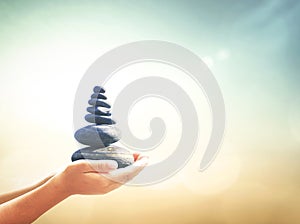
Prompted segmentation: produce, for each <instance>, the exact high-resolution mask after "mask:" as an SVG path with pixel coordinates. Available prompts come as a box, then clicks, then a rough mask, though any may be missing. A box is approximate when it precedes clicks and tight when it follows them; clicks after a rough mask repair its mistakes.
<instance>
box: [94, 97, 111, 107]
mask: <svg viewBox="0 0 300 224" xmlns="http://www.w3.org/2000/svg"><path fill="white" fill-rule="evenodd" d="M89 104H90V105H92V106H99V107H105V108H111V106H110V105H109V104H108V103H106V102H104V101H102V100H99V99H96V98H93V99H90V100H89Z"/></svg>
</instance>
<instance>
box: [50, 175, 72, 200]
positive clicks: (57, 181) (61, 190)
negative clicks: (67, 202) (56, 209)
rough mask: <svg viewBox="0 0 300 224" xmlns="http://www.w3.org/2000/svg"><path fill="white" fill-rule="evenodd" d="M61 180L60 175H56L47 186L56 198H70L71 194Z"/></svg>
mask: <svg viewBox="0 0 300 224" xmlns="http://www.w3.org/2000/svg"><path fill="white" fill-rule="evenodd" d="M62 179H63V178H62V174H59V175H56V176H54V177H53V178H52V179H51V180H50V181H49V185H50V186H51V188H52V189H53V191H54V192H55V194H56V195H57V196H58V197H60V198H62V199H65V198H68V197H69V196H71V195H72V192H71V191H70V189H69V188H68V184H66V183H64V181H63V180H62Z"/></svg>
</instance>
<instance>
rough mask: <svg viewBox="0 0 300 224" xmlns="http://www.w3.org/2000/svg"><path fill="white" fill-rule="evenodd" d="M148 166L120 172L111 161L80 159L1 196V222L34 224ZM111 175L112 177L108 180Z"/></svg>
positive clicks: (142, 159) (144, 161) (142, 160)
mask: <svg viewBox="0 0 300 224" xmlns="http://www.w3.org/2000/svg"><path fill="white" fill-rule="evenodd" d="M146 165H147V158H145V157H141V156H140V157H138V159H137V161H136V162H135V163H134V164H133V165H131V166H128V167H126V168H120V169H117V166H118V165H117V163H116V162H115V161H112V160H96V161H87V160H79V161H76V162H74V163H71V164H70V165H68V166H67V167H66V168H65V169H63V171H61V172H59V173H57V174H56V175H53V176H52V175H51V176H49V177H47V178H46V179H44V180H43V181H41V182H39V183H38V184H36V185H34V186H32V187H29V188H25V189H23V190H19V191H17V192H12V193H9V194H4V195H2V196H1V195H0V202H1V201H6V202H4V203H3V204H1V205H0V223H1V224H2V223H5V224H27V223H32V222H33V221H34V220H36V219H37V218H38V217H40V216H41V215H42V214H44V213H45V212H46V211H48V210H49V209H50V208H52V207H53V206H55V205H56V204H58V203H59V202H61V201H63V200H64V199H66V198H68V197H70V196H71V195H75V194H82V195H90V194H100V195H102V194H106V193H108V192H110V191H112V190H114V189H116V188H118V187H120V186H122V185H123V184H124V183H126V182H127V181H129V180H131V179H132V178H134V177H135V176H136V175H137V174H138V173H139V172H140V171H141V170H142V169H143V168H144V167H145V166H146ZM108 176H109V178H108Z"/></svg>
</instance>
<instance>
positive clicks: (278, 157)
mask: <svg viewBox="0 0 300 224" xmlns="http://www.w3.org/2000/svg"><path fill="white" fill-rule="evenodd" d="M299 17H300V2H299V1H297V0H294V1H292V0H286V1H280V0H274V1H233V0H227V1H223V0H222V1H221V0H219V1H163V0H161V1H109V2H108V1H21V0H20V1H11V0H10V1H3V0H1V1H0V74H1V76H0V83H1V87H0V103H1V107H0V113H1V116H0V124H1V127H0V144H1V146H0V170H1V171H0V183H1V184H0V191H1V192H5V191H10V190H12V189H17V188H20V187H23V186H26V185H28V184H31V183H33V182H35V181H36V180H38V179H40V178H42V177H44V176H46V175H47V174H48V173H50V172H52V171H54V170H56V169H58V168H59V167H61V166H64V165H65V164H67V163H68V162H69V161H70V156H71V154H72V152H73V151H74V150H77V149H78V148H79V145H78V144H77V143H76V141H75V140H74V139H73V124H72V118H73V117H72V116H73V111H72V110H73V102H74V95H75V92H76V88H77V85H78V83H79V81H80V79H81V77H82V76H83V74H84V72H85V71H86V69H87V68H88V67H89V66H90V65H91V63H93V62H94V61H95V60H96V59H97V58H98V57H99V56H101V55H102V54H103V53H104V52H106V51H108V50H110V49H112V48H114V47H117V46H119V45H122V44H126V43H128V42H131V41H138V40H144V39H157V40H165V41H170V42H174V43H177V44H179V45H182V46H184V47H186V48H188V49H190V50H191V51H193V52H195V53H196V54H198V55H199V56H200V57H201V58H202V59H203V60H204V61H205V62H206V63H207V65H208V66H209V67H210V68H211V70H212V72H213V73H214V75H215V77H216V79H217V80H218V82H219V85H220V87H221V89H222V91H223V95H224V98H225V103H226V111H227V121H226V125H227V128H226V135H225V138H224V142H223V145H222V148H221V151H220V153H219V155H218V157H217V159H216V160H215V161H214V163H213V164H212V166H211V167H209V169H208V170H206V171H205V172H203V173H199V172H198V171H197V168H198V167H199V163H200V160H201V155H202V154H203V151H204V150H205V144H207V138H208V136H209V128H210V125H211V124H209V122H208V121H209V119H210V115H209V113H208V112H209V108H208V107H207V105H206V103H205V98H204V97H203V93H202V92H201V90H197V86H194V84H193V83H192V82H191V80H188V79H184V77H182V75H183V74H179V73H180V72H178V71H177V73H176V71H173V70H172V69H170V68H163V66H161V65H153V64H152V65H151V64H148V65H145V67H143V66H140V67H139V66H137V67H132V68H128V69H127V70H125V71H121V73H122V72H123V73H122V74H123V76H122V77H124V74H126V72H127V73H128V74H132V73H134V72H137V73H136V75H137V76H138V75H147V74H150V73H151V72H156V73H158V74H160V73H161V75H164V76H166V77H169V78H173V79H174V80H178V81H180V83H182V86H183V87H185V88H186V89H187V91H188V90H191V93H190V95H191V98H193V99H195V105H196V106H197V108H198V113H199V119H200V121H199V124H200V126H201V128H202V133H201V134H202V136H203V138H202V139H201V141H200V144H199V150H197V152H196V154H195V155H194V156H193V158H192V159H191V161H190V162H189V164H188V165H187V166H186V167H185V168H184V169H183V170H181V171H180V172H179V173H177V174H176V175H175V176H173V177H172V178H170V179H168V180H167V181H165V182H162V183H160V184H156V185H153V186H148V187H123V188H122V189H120V190H118V191H115V192H113V193H111V194H108V195H106V196H88V197H87V196H74V197H72V198H69V199H67V200H66V201H64V202H62V203H61V204H59V205H58V206H56V207H55V208H53V209H52V210H51V211H49V212H48V213H46V214H45V215H44V216H42V217H41V218H40V219H39V220H37V221H36V222H35V223H43V224H48V223H121V222H122V223H264V224H266V223H273V224H274V223H280V224H282V223H296V222H297V220H299V218H300V215H299V209H300V196H299V195H300V179H299V174H300V165H299V160H300V147H299V146H300V98H299V96H300V91H299V83H300V76H299V70H300V45H299V43H298V42H299V39H300V26H299V21H300V18H299ZM149 71H150V72H149ZM99 75H101V74H99ZM117 80H118V79H117V78H115V79H112V80H111V82H109V83H107V89H108V90H109V91H108V93H107V94H108V96H109V97H110V98H109V99H111V102H113V97H114V95H116V94H117V92H118V91H119V90H118V88H119V87H120V85H118V81H117ZM128 80H129V79H128ZM128 80H127V81H128ZM119 84H120V83H119ZM189 87H190V88H189ZM197 99H199V101H197ZM201 99H202V100H201ZM87 100H88V99H87ZM152 105H155V106H158V105H159V106H161V107H158V108H162V111H161V113H158V114H161V115H162V117H165V119H166V123H167V127H169V129H168V130H169V131H168V133H167V134H168V136H167V137H169V138H167V139H166V142H165V143H164V144H163V147H161V148H160V149H159V150H156V151H153V152H151V153H149V155H150V157H151V162H153V163H154V162H157V161H159V160H162V159H163V158H165V157H166V156H168V155H169V154H171V153H172V147H173V145H174V143H176V141H178V139H177V138H178V137H180V124H179V123H180V122H177V121H180V119H178V115H177V114H176V112H174V111H173V112H172V107H170V105H168V104H166V103H165V102H161V101H160V100H157V99H156V100H155V99H152V100H151V99H149V100H148V101H146V102H143V103H142V102H141V103H140V104H139V105H137V107H136V109H135V110H133V111H132V113H133V114H136V116H139V117H138V118H137V119H130V121H131V125H132V129H133V132H135V133H136V134H137V135H140V137H145V136H147V134H149V130H148V126H147V125H148V122H149V118H148V117H147V116H146V115H145V113H143V109H142V108H144V110H145V107H147V108H148V109H151V108H152V107H153V106H152ZM163 108H164V109H168V110H167V111H169V110H170V112H169V113H166V112H165V110H163ZM149 113H150V114H155V111H152V112H151V110H150V112H149ZM143 116H146V117H143ZM173 118H174V119H175V120H173V121H172V119H173ZM168 125H169V126H168ZM170 127H171V128H170Z"/></svg>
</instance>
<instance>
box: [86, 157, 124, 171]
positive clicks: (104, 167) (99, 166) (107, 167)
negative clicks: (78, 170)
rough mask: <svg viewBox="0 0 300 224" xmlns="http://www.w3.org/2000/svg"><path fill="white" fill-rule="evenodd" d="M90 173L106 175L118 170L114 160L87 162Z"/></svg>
mask: <svg viewBox="0 0 300 224" xmlns="http://www.w3.org/2000/svg"><path fill="white" fill-rule="evenodd" d="M87 162H88V164H89V165H90V167H91V168H92V171H96V172H99V173H107V172H109V171H112V170H115V169H117V168H118V163H117V162H116V161H114V160H87Z"/></svg>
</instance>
